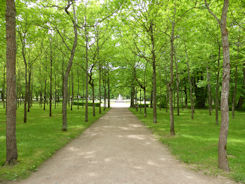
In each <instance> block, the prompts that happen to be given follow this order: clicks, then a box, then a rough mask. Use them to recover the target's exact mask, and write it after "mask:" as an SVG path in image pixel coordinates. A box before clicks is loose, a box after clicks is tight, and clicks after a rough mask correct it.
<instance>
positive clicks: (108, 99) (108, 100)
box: [107, 66, 111, 108]
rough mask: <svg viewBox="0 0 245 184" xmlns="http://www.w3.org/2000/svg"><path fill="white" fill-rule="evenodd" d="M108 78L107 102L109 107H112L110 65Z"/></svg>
mask: <svg viewBox="0 0 245 184" xmlns="http://www.w3.org/2000/svg"><path fill="white" fill-rule="evenodd" d="M107 77H108V78H107V81H108V82H107V91H108V92H107V95H108V96H107V103H108V108H111V99H110V98H111V97H110V90H111V89H110V73H109V66H108V76H107Z"/></svg>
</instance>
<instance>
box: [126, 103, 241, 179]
mask: <svg viewBox="0 0 245 184" xmlns="http://www.w3.org/2000/svg"><path fill="white" fill-rule="evenodd" d="M130 110H131V111H132V112H133V113H134V114H135V115H136V116H137V117H138V118H139V119H140V120H141V121H142V122H143V123H144V124H145V125H146V126H147V127H149V128H150V129H151V130H152V132H153V133H154V134H156V135H157V136H159V139H160V140H161V142H162V143H164V144H166V145H167V146H168V147H169V149H170V151H171V152H172V154H174V155H175V156H176V157H177V159H179V160H181V161H183V162H185V163H188V164H190V166H191V167H192V168H194V169H198V170H202V171H204V173H207V174H211V175H217V174H221V175H226V176H228V177H231V178H233V179H234V180H236V181H240V182H243V183H245V112H236V117H235V119H232V118H231V116H230V125H229V135H228V146H227V150H228V158H229V166H230V169H231V172H230V173H229V174H227V173H224V172H222V171H221V170H219V169H217V165H218V161H217V157H218V156H217V154H218V153H217V150H218V148H217V145H218V138H219V126H217V125H216V124H215V111H213V115H212V116H209V115H208V110H196V111H195V115H194V116H195V117H194V120H191V112H190V110H182V111H181V113H180V116H177V115H175V130H176V136H174V137H171V136H170V134H169V122H170V121H169V112H166V110H165V109H163V110H161V111H160V110H159V109H158V117H157V119H158V123H157V124H153V123H152V116H153V115H152V109H149V108H148V109H147V110H148V117H147V118H144V115H143V109H142V111H141V112H140V111H138V112H136V110H135V109H130Z"/></svg>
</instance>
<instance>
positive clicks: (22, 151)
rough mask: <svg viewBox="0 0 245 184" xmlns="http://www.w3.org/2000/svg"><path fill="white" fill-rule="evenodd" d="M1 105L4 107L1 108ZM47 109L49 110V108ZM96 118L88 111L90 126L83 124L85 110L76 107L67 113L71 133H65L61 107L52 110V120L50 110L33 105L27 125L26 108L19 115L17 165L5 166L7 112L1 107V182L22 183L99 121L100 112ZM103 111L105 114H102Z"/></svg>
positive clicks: (90, 110) (19, 111)
mask: <svg viewBox="0 0 245 184" xmlns="http://www.w3.org/2000/svg"><path fill="white" fill-rule="evenodd" d="M0 105H2V104H0ZM47 108H48V107H47ZM96 110H97V112H96V114H97V115H96V117H93V116H92V108H91V107H89V122H87V123H85V122H84V108H83V107H80V110H78V109H77V107H76V106H73V111H70V110H69V109H68V111H67V112H68V113H67V114H68V117H67V120H68V121H67V122H68V131H67V132H62V131H61V128H62V120H61V118H62V114H61V104H59V105H58V107H57V109H53V116H52V117H51V118H50V117H49V110H48V109H47V110H46V111H44V110H42V109H41V108H40V107H39V105H38V104H34V105H33V107H32V108H31V112H29V113H28V116H27V123H26V124H24V123H23V107H22V108H19V109H18V111H17V130H16V136H17V147H18V164H17V165H15V166H13V167H12V166H3V167H2V165H3V164H4V162H5V156H6V155H5V154H6V153H5V152H6V147H5V141H6V139H5V121H6V119H5V112H4V110H3V108H2V106H1V107H0V182H1V180H2V181H4V180H15V179H22V178H25V177H27V176H29V175H30V173H31V172H32V171H34V170H36V169H37V167H38V166H39V165H40V164H41V163H42V162H43V161H45V160H47V159H48V158H49V157H50V156H52V155H53V154H54V153H55V152H56V151H57V150H58V149H60V148H62V147H63V146H64V145H65V144H67V143H68V142H70V141H71V140H72V139H74V138H75V137H77V136H78V135H80V134H81V133H82V132H83V131H84V130H85V129H86V128H88V127H89V126H90V125H91V124H92V123H93V122H94V121H95V120H97V119H99V117H101V116H102V115H103V114H104V113H105V112H103V114H102V115H99V113H98V108H97V109H96ZM102 111H103V110H102Z"/></svg>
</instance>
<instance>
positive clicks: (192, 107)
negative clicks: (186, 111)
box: [185, 45, 194, 119]
mask: <svg viewBox="0 0 245 184" xmlns="http://www.w3.org/2000/svg"><path fill="white" fill-rule="evenodd" d="M185 54H186V64H187V71H188V81H189V88H190V101H191V119H194V102H193V95H192V83H191V75H190V65H189V59H188V53H187V49H186V45H185Z"/></svg>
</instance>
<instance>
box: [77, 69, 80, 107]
mask: <svg viewBox="0 0 245 184" xmlns="http://www.w3.org/2000/svg"><path fill="white" fill-rule="evenodd" d="M79 84H80V81H79V72H78V69H77V109H79V95H80V94H79V88H80V86H79Z"/></svg>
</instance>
